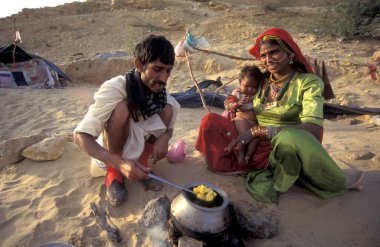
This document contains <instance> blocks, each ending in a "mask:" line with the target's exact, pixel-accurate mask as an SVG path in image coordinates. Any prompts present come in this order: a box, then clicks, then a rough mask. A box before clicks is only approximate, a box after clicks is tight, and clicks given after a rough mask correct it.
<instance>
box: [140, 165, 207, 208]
mask: <svg viewBox="0 0 380 247" xmlns="http://www.w3.org/2000/svg"><path fill="white" fill-rule="evenodd" d="M147 174H148V176H149V177H150V178H153V179H156V180H158V181H161V182H163V183H165V184H169V185H171V186H174V187H176V188H178V189H181V190H184V191H186V192H188V193H190V194H192V195H194V197H195V198H196V199H197V200H199V201H202V202H204V203H206V204H211V203H213V202H214V200H212V201H206V200H204V199H202V198H199V197H197V195H196V194H195V193H194V192H193V191H192V190H189V189H187V188H185V187H183V186H181V185H178V184H175V183H173V182H170V181H168V180H166V179H163V178H162V177H159V176H157V175H155V174H153V173H152V172H147Z"/></svg>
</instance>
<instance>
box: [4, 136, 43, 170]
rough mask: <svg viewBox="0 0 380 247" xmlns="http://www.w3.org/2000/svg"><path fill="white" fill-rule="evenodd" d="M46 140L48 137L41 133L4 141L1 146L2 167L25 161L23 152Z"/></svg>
mask: <svg viewBox="0 0 380 247" xmlns="http://www.w3.org/2000/svg"><path fill="white" fill-rule="evenodd" d="M44 138H46V135H45V134H44V133H39V134H34V135H30V136H23V137H17V138H14V139H10V140H5V141H3V142H2V143H1V144H0V154H1V155H0V167H1V166H3V165H9V164H14V163H16V162H18V161H20V160H22V159H24V157H23V156H22V154H21V153H22V151H23V150H24V149H25V148H27V147H29V146H30V145H32V144H34V143H37V142H40V141H41V140H43V139H44Z"/></svg>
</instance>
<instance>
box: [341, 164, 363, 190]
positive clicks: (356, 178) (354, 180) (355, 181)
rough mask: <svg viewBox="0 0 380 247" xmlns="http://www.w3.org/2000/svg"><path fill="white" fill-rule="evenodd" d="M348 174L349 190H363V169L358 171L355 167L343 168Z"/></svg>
mask: <svg viewBox="0 0 380 247" xmlns="http://www.w3.org/2000/svg"><path fill="white" fill-rule="evenodd" d="M343 172H344V173H345V174H346V176H347V177H346V188H347V189H348V190H359V191H361V190H363V189H364V186H363V184H362V180H363V178H364V172H363V171H357V170H354V169H349V170H343Z"/></svg>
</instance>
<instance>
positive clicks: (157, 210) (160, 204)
mask: <svg viewBox="0 0 380 247" xmlns="http://www.w3.org/2000/svg"><path fill="white" fill-rule="evenodd" d="M169 215H170V200H169V198H168V197H167V196H160V197H158V198H156V199H153V200H151V201H149V202H148V204H147V205H146V206H145V208H144V210H143V213H142V217H141V219H140V223H141V224H142V225H143V226H145V227H153V226H156V225H160V224H163V223H164V224H166V222H167V221H168V219H169Z"/></svg>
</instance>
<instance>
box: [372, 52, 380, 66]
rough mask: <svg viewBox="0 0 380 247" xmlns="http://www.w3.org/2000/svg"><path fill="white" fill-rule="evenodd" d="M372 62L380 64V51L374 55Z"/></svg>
mask: <svg viewBox="0 0 380 247" xmlns="http://www.w3.org/2000/svg"><path fill="white" fill-rule="evenodd" d="M372 61H374V62H375V63H380V50H379V51H376V52H374V53H373V55H372Z"/></svg>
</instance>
